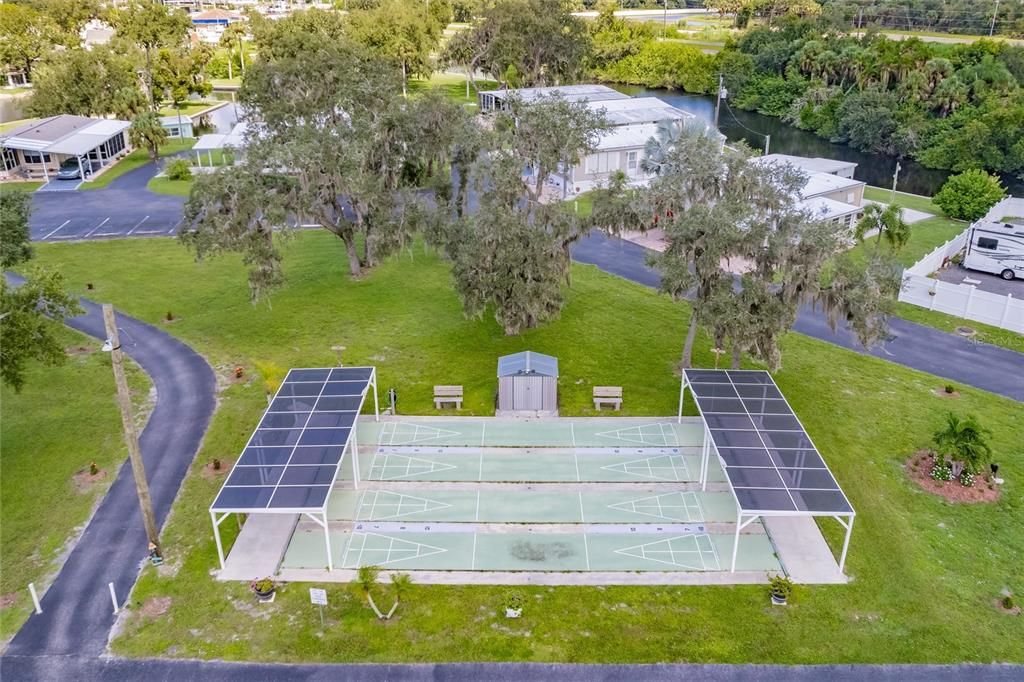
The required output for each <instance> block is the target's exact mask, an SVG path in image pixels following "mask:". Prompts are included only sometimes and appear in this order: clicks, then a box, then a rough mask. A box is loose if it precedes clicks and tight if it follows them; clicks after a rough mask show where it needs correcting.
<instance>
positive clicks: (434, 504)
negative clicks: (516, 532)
mask: <svg viewBox="0 0 1024 682" xmlns="http://www.w3.org/2000/svg"><path fill="white" fill-rule="evenodd" d="M735 518H736V505H735V502H734V501H733V499H732V496H731V495H730V494H729V493H727V492H680V491H670V492H664V491H662V492H653V491H643V490H593V491H591V490H588V491H578V492H573V491H567V490H550V491H549V490H502V489H490V490H465V489H463V490H444V489H430V490H423V491H420V490H410V491H394V490H376V489H371V490H365V491H353V490H339V491H336V492H335V493H334V495H332V497H331V504H330V506H329V507H328V519H330V520H332V521H411V522H412V521H415V522H422V521H434V522H482V523H647V524H650V523H655V524H657V523H672V522H676V523H697V522H728V521H732V520H734V519H735Z"/></svg>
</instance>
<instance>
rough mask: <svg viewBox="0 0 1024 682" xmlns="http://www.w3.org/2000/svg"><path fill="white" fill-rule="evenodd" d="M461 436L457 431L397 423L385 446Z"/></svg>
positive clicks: (382, 439)
mask: <svg viewBox="0 0 1024 682" xmlns="http://www.w3.org/2000/svg"><path fill="white" fill-rule="evenodd" d="M461 435H462V434H461V433H460V432H459V431H449V430H448V429H439V428H436V427H433V426H423V425H422V424H410V423H408V422H398V423H397V424H395V425H394V427H393V428H392V429H391V433H390V439H389V441H388V442H387V443H386V444H387V445H412V444H413V443H423V442H426V441H428V440H437V439H438V438H449V437H451V436H461ZM384 440H385V439H384V438H381V441H384Z"/></svg>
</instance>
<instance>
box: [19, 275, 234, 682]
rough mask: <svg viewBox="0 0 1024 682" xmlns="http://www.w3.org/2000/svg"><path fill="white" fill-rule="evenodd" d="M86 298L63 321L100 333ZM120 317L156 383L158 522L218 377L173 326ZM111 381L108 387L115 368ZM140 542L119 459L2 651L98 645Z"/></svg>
mask: <svg viewBox="0 0 1024 682" xmlns="http://www.w3.org/2000/svg"><path fill="white" fill-rule="evenodd" d="M9 279H10V280H12V281H18V278H16V277H13V276H9ZM82 306H83V308H85V310H86V313H85V314H84V315H82V316H80V317H76V318H74V319H71V320H68V326H70V327H73V328H74V329H77V330H79V331H82V332H85V333H86V334H88V335H90V336H93V337H95V338H97V339H103V338H105V337H106V333H105V332H104V329H103V319H102V316H101V312H100V308H99V306H97V305H96V304H95V303H92V302H90V301H85V300H83V301H82ZM117 322H118V328H119V329H120V330H121V333H120V336H121V343H122V346H123V347H124V351H125V352H126V353H127V354H128V355H129V356H130V357H131V358H132V359H133V360H135V362H137V363H139V365H141V366H142V368H143V369H144V370H145V371H146V373H147V374H148V375H149V376H150V379H151V380H152V381H153V384H154V386H155V388H156V394H157V401H156V407H155V408H154V410H153V413H152V415H151V416H150V418H149V422H148V423H147V424H146V428H145V429H144V430H143V432H142V435H141V437H140V443H141V446H142V456H143V461H144V462H145V465H146V473H147V477H148V479H149V486H150V492H151V493H152V497H153V506H154V508H155V511H156V516H157V523H158V524H160V525H162V524H163V522H164V520H165V519H166V518H167V512H168V511H169V510H170V508H171V503H172V502H173V501H174V498H175V496H176V495H177V494H178V488H179V487H180V486H181V482H182V480H184V478H185V473H186V472H187V471H188V468H189V465H190V464H191V463H192V460H193V458H194V457H195V455H196V452H198V450H199V445H200V442H201V441H202V438H203V435H204V434H205V433H206V427H207V426H208V425H209V422H210V415H212V414H213V410H214V407H215V404H216V400H215V390H216V382H215V379H214V374H213V370H212V369H211V368H210V366H209V365H208V364H207V363H206V361H205V360H204V359H203V358H202V357H201V356H200V355H199V354H197V353H196V352H195V351H193V350H192V349H190V348H189V347H188V346H186V345H185V344H183V343H182V342H180V341H178V340H177V339H175V338H173V337H172V336H170V335H169V334H167V333H165V332H163V331H160V330H159V329H156V328H155V327H151V326H149V325H147V324H144V323H142V322H139V321H138V320H135V319H133V318H131V317H127V316H125V315H121V314H118V315H117ZM110 381H111V386H113V381H114V378H113V376H111V378H110ZM100 399H102V400H108V399H110V398H109V397H104V398H100ZM40 504H45V500H40ZM146 546H147V540H146V534H145V531H144V529H143V525H142V514H141V512H140V511H139V503H138V499H137V497H136V494H135V485H134V482H133V480H132V474H131V468H130V466H129V465H128V464H127V463H125V464H123V465H122V467H121V469H120V471H119V472H118V476H117V479H116V480H115V481H114V484H113V485H112V486H111V488H110V491H109V492H108V493H107V496H106V497H105V498H104V499H103V501H102V502H101V503H100V506H99V509H97V511H96V514H95V515H94V516H93V518H92V520H91V521H90V522H89V525H88V526H87V527H86V529H85V532H84V533H83V534H82V537H81V539H80V540H79V541H78V544H77V545H76V546H75V548H74V550H73V551H72V552H71V555H70V556H69V557H68V559H67V561H66V563H65V564H64V567H63V568H62V569H61V571H60V573H59V574H58V575H57V579H56V580H55V581H54V583H53V585H52V586H51V587H50V589H49V590H47V592H46V594H45V595H44V596H43V598H42V608H43V613H42V614H41V615H34V614H33V615H32V616H30V617H29V619H28V621H27V622H26V623H25V625H24V626H23V627H22V628H21V630H20V631H19V632H18V634H17V635H15V637H14V639H13V640H12V641H11V644H10V646H9V647H8V649H7V656H41V655H67V654H78V655H94V656H98V655H99V654H100V653H102V652H103V650H104V648H105V646H106V642H107V635H108V632H109V631H110V627H111V625H113V622H114V618H113V608H112V605H111V600H110V594H109V592H108V590H107V583H109V582H113V583H114V586H115V589H116V592H117V595H118V598H119V601H121V602H122V603H123V602H124V601H125V599H126V598H127V596H128V593H129V591H130V590H131V588H132V586H133V585H134V584H135V580H136V578H137V577H138V574H139V569H140V568H141V566H142V561H144V560H145V556H146ZM29 665H31V664H29ZM5 679H17V677H12V678H6V676H5ZM66 679H74V678H73V677H68V678H66Z"/></svg>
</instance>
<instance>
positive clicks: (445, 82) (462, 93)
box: [407, 73, 498, 107]
mask: <svg viewBox="0 0 1024 682" xmlns="http://www.w3.org/2000/svg"><path fill="white" fill-rule="evenodd" d="M476 87H477V88H478V89H480V90H494V89H495V88H496V87H498V83H497V82H495V81H491V80H478V81H476ZM407 88H408V90H409V93H410V94H416V93H420V92H425V91H426V90H429V89H432V88H437V89H439V90H441V92H443V93H444V95H445V96H446V97H448V98H449V99H451V100H454V101H456V102H461V103H462V104H466V105H471V106H474V107H475V106H476V90H474V89H473V84H470V86H469V97H467V96H466V77H465V76H463V75H459V74H454V73H435V74H433V75H432V76H431V77H430V78H426V79H424V78H410V79H409V82H408V84H407Z"/></svg>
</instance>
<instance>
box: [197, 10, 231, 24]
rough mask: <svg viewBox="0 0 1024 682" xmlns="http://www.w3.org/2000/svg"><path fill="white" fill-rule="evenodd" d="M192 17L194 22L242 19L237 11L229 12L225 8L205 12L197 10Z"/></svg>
mask: <svg viewBox="0 0 1024 682" xmlns="http://www.w3.org/2000/svg"><path fill="white" fill-rule="evenodd" d="M191 19H192V23H193V24H196V23H199V24H202V23H210V22H229V21H241V20H242V15H241V14H236V13H235V12H229V11H227V10H225V9H208V10H206V11H205V12H197V13H196V14H193V15H192V17H191Z"/></svg>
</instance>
